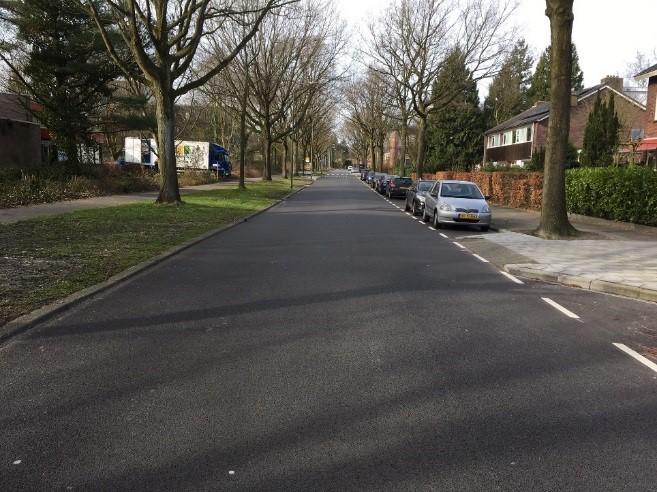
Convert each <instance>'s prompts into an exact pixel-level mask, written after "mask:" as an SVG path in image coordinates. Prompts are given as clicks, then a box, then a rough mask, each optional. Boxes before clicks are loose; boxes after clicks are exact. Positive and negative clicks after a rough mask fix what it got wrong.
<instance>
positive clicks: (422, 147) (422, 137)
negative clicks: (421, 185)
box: [415, 116, 427, 179]
mask: <svg viewBox="0 0 657 492" xmlns="http://www.w3.org/2000/svg"><path fill="white" fill-rule="evenodd" d="M426 128H427V118H426V116H425V117H424V118H423V117H420V121H419V122H418V125H417V164H416V166H415V172H416V173H417V179H422V171H423V170H424V159H425V156H426Z"/></svg>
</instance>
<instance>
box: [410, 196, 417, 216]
mask: <svg viewBox="0 0 657 492" xmlns="http://www.w3.org/2000/svg"><path fill="white" fill-rule="evenodd" d="M411 213H412V214H413V216H416V215H417V202H416V201H415V200H413V208H412V209H411Z"/></svg>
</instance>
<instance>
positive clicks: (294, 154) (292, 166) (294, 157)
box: [290, 140, 299, 188]
mask: <svg viewBox="0 0 657 492" xmlns="http://www.w3.org/2000/svg"><path fill="white" fill-rule="evenodd" d="M298 152H299V146H298V144H297V142H296V140H292V159H290V188H294V173H295V172H297V153H298Z"/></svg>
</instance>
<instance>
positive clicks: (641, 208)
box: [566, 167, 657, 226]
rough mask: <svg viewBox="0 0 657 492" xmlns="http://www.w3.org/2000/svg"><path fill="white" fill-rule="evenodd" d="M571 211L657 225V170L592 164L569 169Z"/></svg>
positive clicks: (567, 176) (568, 187)
mask: <svg viewBox="0 0 657 492" xmlns="http://www.w3.org/2000/svg"><path fill="white" fill-rule="evenodd" d="M566 203H567V206H568V211H569V212H572V213H576V214H582V215H589V216H592V217H601V218H603V219H611V220H620V221H624V222H634V223H637V224H646V225H651V226H657V172H655V171H654V170H652V169H649V168H645V167H588V168H579V169H570V170H569V171H567V173H566Z"/></svg>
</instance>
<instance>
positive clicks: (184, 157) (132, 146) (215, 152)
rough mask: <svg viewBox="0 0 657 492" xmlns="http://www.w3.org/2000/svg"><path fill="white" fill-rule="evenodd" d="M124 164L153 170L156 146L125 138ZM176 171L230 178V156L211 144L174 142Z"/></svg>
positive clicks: (218, 146) (145, 139)
mask: <svg viewBox="0 0 657 492" xmlns="http://www.w3.org/2000/svg"><path fill="white" fill-rule="evenodd" d="M125 162H129V163H137V164H141V165H142V166H145V167H151V168H155V167H157V164H158V157H157V145H156V144H155V139H153V138H138V137H126V139H125ZM176 167H177V168H178V169H199V170H201V169H207V170H209V171H214V172H216V173H217V174H218V175H219V176H223V177H230V175H231V174H232V166H231V163H230V154H229V152H228V151H227V150H226V149H225V148H223V147H222V146H221V145H218V144H215V143H211V142H191V141H187V140H182V141H176Z"/></svg>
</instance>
